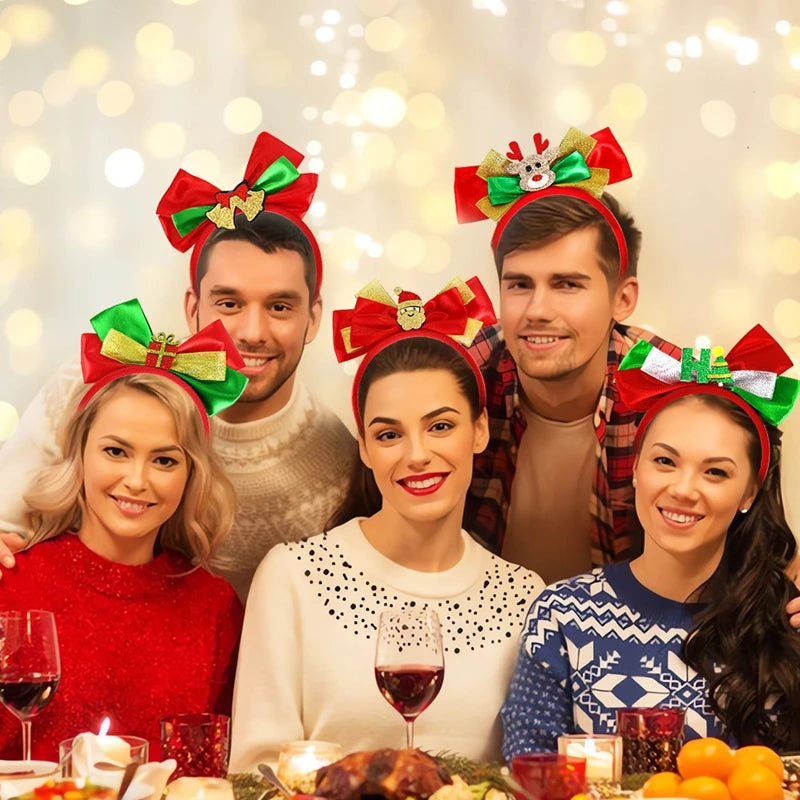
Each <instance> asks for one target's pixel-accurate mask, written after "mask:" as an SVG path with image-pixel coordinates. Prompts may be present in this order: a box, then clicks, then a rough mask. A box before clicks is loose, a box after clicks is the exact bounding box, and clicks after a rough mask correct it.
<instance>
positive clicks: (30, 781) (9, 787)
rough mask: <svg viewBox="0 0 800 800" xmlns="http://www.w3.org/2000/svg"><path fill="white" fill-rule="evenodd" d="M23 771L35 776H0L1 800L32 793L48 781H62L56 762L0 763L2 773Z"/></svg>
mask: <svg viewBox="0 0 800 800" xmlns="http://www.w3.org/2000/svg"><path fill="white" fill-rule="evenodd" d="M23 771H25V772H33V773H34V774H33V775H16V776H14V775H6V774H0V800H6V798H9V797H16V796H17V795H19V794H25V792H30V791H32V790H33V789H35V788H36V787H37V786H41V785H42V784H43V783H44V782H45V781H47V780H51V779H53V780H60V779H61V770H60V768H59V766H58V764H57V763H56V762H55V761H0V773H8V772H23Z"/></svg>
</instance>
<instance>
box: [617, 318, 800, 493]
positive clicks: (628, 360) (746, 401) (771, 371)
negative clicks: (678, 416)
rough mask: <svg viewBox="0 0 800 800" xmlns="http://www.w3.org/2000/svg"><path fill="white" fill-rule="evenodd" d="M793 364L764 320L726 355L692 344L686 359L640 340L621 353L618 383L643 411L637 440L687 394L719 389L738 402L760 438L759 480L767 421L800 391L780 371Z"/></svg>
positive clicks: (799, 384)
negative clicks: (696, 349)
mask: <svg viewBox="0 0 800 800" xmlns="http://www.w3.org/2000/svg"><path fill="white" fill-rule="evenodd" d="M791 366H792V361H791V359H790V358H789V356H788V355H787V354H786V352H785V351H784V350H783V348H782V347H781V346H780V345H779V344H778V343H777V342H776V341H775V339H773V338H772V336H770V335H769V333H767V331H766V330H764V328H762V327H761V325H756V326H755V327H754V328H753V329H752V330H750V331H749V332H748V333H746V334H745V335H744V336H743V337H742V338H741V339H740V340H739V341H738V342H737V343H736V344H735V345H734V346H733V347H732V348H731V350H730V352H729V353H728V354H727V357H726V356H724V355H723V351H722V348H721V347H715V348H713V350H709V349H703V350H701V351H700V355H699V359H696V358H695V356H694V352H693V350H692V349H691V348H690V347H685V348H683V352H682V357H681V360H680V361H678V360H677V359H675V358H673V357H672V356H670V355H667V354H666V353H664V352H662V351H661V350H659V349H658V348H656V347H654V346H653V345H651V344H649V343H648V342H645V341H639V342H637V343H636V344H635V345H634V346H633V347H632V348H631V349H630V351H629V352H628V354H627V355H626V356H625V358H623V359H622V362H621V363H620V365H619V369H618V370H617V375H616V384H617V386H618V387H619V393H620V396H621V398H622V401H623V402H624V403H625V405H627V406H628V407H629V408H631V409H632V410H634V411H643V412H645V413H644V417H642V420H641V422H640V423H639V427H638V429H637V431H636V446H637V447H638V446H639V444H640V443H641V439H642V437H643V435H644V432H645V430H646V428H647V426H648V425H649V424H650V423H651V422H652V421H653V419H654V417H655V416H656V414H658V412H659V411H661V409H662V408H664V407H665V406H667V405H669V404H670V403H672V402H674V401H675V400H677V399H678V398H680V397H684V396H685V395H687V394H700V393H705V394H716V395H719V396H721V397H725V398H727V399H728V400H730V401H732V402H734V403H736V405H737V406H739V407H740V408H741V409H742V410H743V411H744V412H745V413H746V414H747V415H748V416H749V417H750V419H751V420H752V421H753V424H754V425H755V428H756V430H757V431H758V437H759V441H760V443H761V462H760V465H759V470H758V481H759V483H761V482H763V480H764V478H765V477H766V474H767V469H768V467H769V452H770V446H769V436H768V435H767V428H766V425H765V424H764V423H765V422H766V423H769V424H770V425H778V424H780V423H781V422H782V421H783V420H784V419H785V418H786V415H787V414H788V413H789V412H790V411H791V409H792V407H793V406H794V404H795V402H796V401H797V396H798V394H799V393H800V381H797V380H795V379H794V378H787V377H786V376H783V375H781V373H782V372H786V370H787V369H789V368H790V367H791Z"/></svg>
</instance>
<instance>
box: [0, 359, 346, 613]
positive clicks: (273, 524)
mask: <svg viewBox="0 0 800 800" xmlns="http://www.w3.org/2000/svg"><path fill="white" fill-rule="evenodd" d="M84 390H85V385H84V383H83V378H82V377H81V370H80V364H79V363H78V362H77V361H71V362H68V363H66V364H63V365H62V366H60V367H59V368H58V369H57V370H56V372H55V373H54V374H53V375H52V376H51V377H50V378H49V380H48V381H47V382H46V383H45V385H44V386H43V387H42V388H41V389H40V391H39V393H38V394H37V395H36V397H34V399H33V400H32V401H31V403H30V405H29V406H28V408H27V409H26V410H25V413H24V414H23V415H22V417H21V419H20V424H19V426H18V427H17V430H16V431H15V432H14V434H13V435H12V437H11V438H10V439H9V440H8V441H7V442H6V443H5V444H4V445H3V447H2V449H0V530H6V531H20V532H22V531H24V530H25V528H24V521H25V520H24V516H25V510H26V509H25V504H24V502H23V500H22V498H23V495H24V494H25V492H26V490H27V488H28V486H29V484H30V481H31V479H32V477H33V476H34V475H35V473H36V472H37V471H38V470H39V469H40V468H41V466H42V465H43V464H46V463H50V462H52V461H54V460H56V459H57V458H59V456H60V453H59V449H58V446H57V444H56V430H57V426H58V425H59V423H60V421H61V419H62V418H63V415H64V410H65V408H66V407H67V405H68V404H69V402H70V400H71V399H72V398H73V397H74V396H75V395H77V394H79V393H80V392H82V391H84ZM211 426H212V427H211V431H212V445H213V447H214V449H215V450H216V452H217V453H218V455H219V456H220V457H221V459H222V462H223V464H224V466H225V470H226V472H227V474H228V477H229V478H230V480H231V482H232V483H233V486H234V488H235V489H236V495H237V515H236V521H235V524H234V527H233V530H232V531H231V534H230V537H229V538H228V540H227V541H226V542H225V544H224V545H223V548H222V549H221V553H220V560H219V562H218V563H217V564H216V565H215V571H216V572H218V573H219V574H220V575H222V576H223V577H225V578H226V579H227V580H228V581H230V583H231V584H232V585H233V587H234V589H236V592H237V594H238V595H239V597H240V599H241V600H242V602H244V600H245V598H246V596H247V590H248V588H249V586H250V581H251V579H252V577H253V573H254V571H255V569H256V567H257V566H258V564H259V562H260V561H261V559H262V558H263V557H264V555H265V554H266V553H267V551H268V550H269V548H270V547H272V546H273V545H274V544H276V543H277V542H287V541H295V540H297V539H300V538H302V537H303V536H307V535H308V531H309V528H311V530H322V528H323V527H324V526H325V523H326V522H327V521H328V519H329V517H330V516H331V514H332V513H333V512H334V511H335V510H336V509H337V508H338V507H339V505H340V504H341V502H342V500H343V499H344V497H345V495H346V493H347V491H348V488H349V487H348V477H349V475H350V473H351V470H352V467H353V464H354V461H355V459H356V458H357V457H358V453H357V448H356V444H355V440H354V439H353V437H352V436H351V435H350V433H349V432H348V430H347V428H345V426H344V425H343V424H342V422H341V420H340V419H339V418H338V417H337V416H336V415H335V414H334V413H333V412H332V411H330V410H328V409H327V408H325V407H324V406H322V405H321V404H320V403H319V402H318V401H316V400H315V399H314V397H313V396H312V395H311V394H310V393H309V391H308V390H307V389H306V387H305V386H304V385H303V384H302V383H301V382H300V380H299V379H297V380H295V384H294V390H293V392H292V396H291V399H290V400H289V402H288V404H287V405H286V406H285V407H284V408H283V409H281V410H280V411H278V412H277V413H276V414H273V415H272V416H270V417H266V418H264V419H260V420H254V421H253V422H245V423H239V424H231V423H228V422H223V421H222V420H220V419H217V418H216V417H212V419H211Z"/></svg>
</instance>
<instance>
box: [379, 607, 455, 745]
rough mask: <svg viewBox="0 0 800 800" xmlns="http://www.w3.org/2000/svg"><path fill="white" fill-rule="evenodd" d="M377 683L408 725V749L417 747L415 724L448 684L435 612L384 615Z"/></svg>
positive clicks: (411, 609) (431, 610) (413, 610)
mask: <svg viewBox="0 0 800 800" xmlns="http://www.w3.org/2000/svg"><path fill="white" fill-rule="evenodd" d="M375 680H376V681H377V682H378V688H379V689H380V690H381V694H382V695H383V696H384V697H385V698H386V699H387V700H388V701H389V703H390V704H391V705H392V706H393V707H394V708H396V709H397V711H399V712H400V714H401V715H402V717H403V719H404V720H405V721H406V746H407V747H408V748H409V749H410V748H412V747H414V720H415V719H416V718H417V717H418V716H419V715H420V714H421V713H422V712H423V711H424V710H425V709H426V708H427V707H428V706H429V705H430V704H431V703H432V702H433V700H434V698H435V697H436V695H437V694H439V690H440V689H441V688H442V681H443V680H444V651H443V649H442V632H441V628H440V626H439V617H438V616H437V615H436V612H435V611H434V610H433V609H430V608H423V609H417V608H408V609H404V610H402V611H397V610H391V611H384V612H383V613H382V614H381V617H380V622H379V624H378V643H377V646H376V648H375Z"/></svg>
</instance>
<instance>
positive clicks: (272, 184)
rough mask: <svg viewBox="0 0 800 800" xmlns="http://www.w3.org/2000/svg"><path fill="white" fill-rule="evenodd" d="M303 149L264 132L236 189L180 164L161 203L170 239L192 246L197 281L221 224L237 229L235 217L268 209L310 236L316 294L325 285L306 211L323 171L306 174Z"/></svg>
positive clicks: (182, 248) (194, 284)
mask: <svg viewBox="0 0 800 800" xmlns="http://www.w3.org/2000/svg"><path fill="white" fill-rule="evenodd" d="M302 160H303V154H302V153H300V152H298V151H297V150H294V149H293V148H291V147H289V145H288V144H285V143H284V142H282V141H281V140H280V139H277V138H276V137H274V136H272V135H271V134H269V133H266V132H262V133H260V134H259V135H258V138H257V139H256V143H255V144H254V145H253V151H252V152H251V153H250V158H249V159H248V161H247V168H246V169H245V172H244V178H243V180H242V181H241V182H240V183H239V185H238V186H236V187H235V188H234V189H233V190H231V191H229V192H222V191H220V190H219V189H217V187H216V186H214V185H213V184H211V183H208V181H205V180H203V179H202V178H197V177H195V176H194V175H192V174H190V173H188V172H186V171H185V170H182V169H181V170H178V174H177V175H176V176H175V177H174V178H173V180H172V183H171V184H170V186H169V188H168V189H167V191H166V192H165V193H164V196H163V197H162V198H161V201H160V202H159V204H158V208H156V214H158V218H159V220H160V221H161V225H162V226H163V228H164V232H165V233H166V235H167V239H169V242H170V244H171V245H172V246H173V247H174V248H175V249H176V250H180V251H181V252H182V253H185V252H186V251H187V250H188V249H189V248H192V256H191V261H190V272H191V282H192V287H193V288H194V290H195V292H197V290H198V286H197V260H198V258H199V257H200V251H201V250H202V249H203V246H204V244H205V242H206V240H207V239H208V237H209V236H210V235H211V234H212V233H213V232H214V231H215V230H218V229H227V230H233V229H235V227H236V224H235V222H234V218H235V217H236V216H237V215H240V214H244V217H245V219H246V220H247V221H248V222H252V221H253V220H254V219H255V218H256V217H257V216H258V215H259V214H260V213H261V212H262V211H269V212H271V213H273V214H279V215H280V216H282V217H285V218H286V219H288V220H289V221H290V222H292V223H294V225H295V226H297V228H298V229H299V230H300V232H301V233H302V234H303V236H304V237H305V238H306V239H307V240H308V243H309V245H310V247H311V250H312V251H313V254H314V265H315V268H316V282H315V287H314V297H312V300H313V299H316V298H317V297H318V296H319V292H320V287H321V285H322V255H321V253H320V250H319V245H318V244H317V240H316V239H315V238H314V234H312V233H311V231H310V230H309V228H308V226H307V225H306V224H305V223H304V222H303V220H302V217H303V216H304V215H305V213H306V211H308V207H309V206H310V205H311V201H312V199H313V198H314V192H315V191H316V189H317V180H318V178H319V176H318V175H317V174H316V173H313V172H306V173H303V174H302V175H301V174H300V173H299V172H298V170H297V167H298V166H299V165H300V162H301V161H302Z"/></svg>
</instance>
